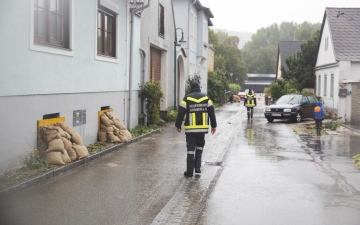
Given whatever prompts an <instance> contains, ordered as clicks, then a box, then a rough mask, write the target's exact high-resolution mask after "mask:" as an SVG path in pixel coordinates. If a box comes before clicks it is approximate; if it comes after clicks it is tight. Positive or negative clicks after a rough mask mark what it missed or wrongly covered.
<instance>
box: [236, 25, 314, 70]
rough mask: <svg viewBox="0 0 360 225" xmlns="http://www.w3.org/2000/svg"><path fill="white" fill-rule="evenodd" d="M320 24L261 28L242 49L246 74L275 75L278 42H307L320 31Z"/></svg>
mask: <svg viewBox="0 0 360 225" xmlns="http://www.w3.org/2000/svg"><path fill="white" fill-rule="evenodd" d="M320 26H321V24H320V23H316V24H312V23H309V22H303V23H301V24H297V23H294V22H282V23H281V24H280V25H278V24H276V23H274V24H272V25H270V26H269V27H266V28H261V29H259V30H257V32H256V33H255V34H254V35H252V38H251V41H249V42H247V43H246V44H245V46H244V47H243V49H242V51H243V58H244V61H245V64H246V68H247V72H248V73H260V74H274V73H276V62H277V51H278V44H279V41H308V40H310V39H312V38H313V34H314V33H315V32H316V31H317V30H319V29H320Z"/></svg>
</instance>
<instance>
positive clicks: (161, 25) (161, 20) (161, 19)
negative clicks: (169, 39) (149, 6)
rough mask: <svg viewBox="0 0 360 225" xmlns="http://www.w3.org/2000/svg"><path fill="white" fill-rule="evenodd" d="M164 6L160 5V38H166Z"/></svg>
mask: <svg viewBox="0 0 360 225" xmlns="http://www.w3.org/2000/svg"><path fill="white" fill-rule="evenodd" d="M164 13H165V12H164V6H162V5H161V4H159V36H160V37H164V36H165V24H164V17H165V15H164Z"/></svg>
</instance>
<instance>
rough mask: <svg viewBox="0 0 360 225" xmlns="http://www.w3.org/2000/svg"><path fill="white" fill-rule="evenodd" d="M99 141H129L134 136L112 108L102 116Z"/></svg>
mask: <svg viewBox="0 0 360 225" xmlns="http://www.w3.org/2000/svg"><path fill="white" fill-rule="evenodd" d="M98 136H99V141H100V142H106V141H110V142H111V143H119V142H127V141H128V140H130V139H131V138H132V136H131V133H130V132H129V131H128V130H127V129H126V127H125V125H124V124H123V122H121V120H120V119H119V117H117V116H116V115H115V113H114V112H113V110H112V109H110V110H109V111H108V112H105V113H103V114H102V115H101V116H100V130H99V131H98Z"/></svg>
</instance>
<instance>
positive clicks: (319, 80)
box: [318, 75, 321, 95]
mask: <svg viewBox="0 0 360 225" xmlns="http://www.w3.org/2000/svg"><path fill="white" fill-rule="evenodd" d="M318 95H321V75H319V79H318Z"/></svg>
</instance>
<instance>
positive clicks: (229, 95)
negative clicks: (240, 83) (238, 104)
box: [225, 90, 234, 104]
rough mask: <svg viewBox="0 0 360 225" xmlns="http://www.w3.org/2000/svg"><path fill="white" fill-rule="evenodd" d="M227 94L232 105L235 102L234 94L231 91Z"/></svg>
mask: <svg viewBox="0 0 360 225" xmlns="http://www.w3.org/2000/svg"><path fill="white" fill-rule="evenodd" d="M225 93H226V95H227V97H228V98H229V103H230V104H231V103H232V102H233V99H234V94H233V93H232V91H230V90H228V91H227V92H225Z"/></svg>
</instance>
